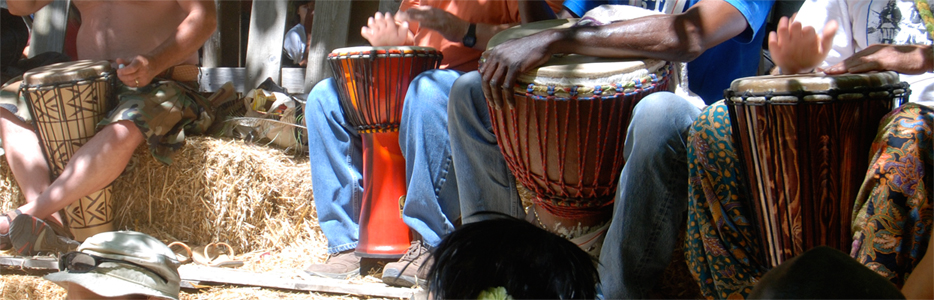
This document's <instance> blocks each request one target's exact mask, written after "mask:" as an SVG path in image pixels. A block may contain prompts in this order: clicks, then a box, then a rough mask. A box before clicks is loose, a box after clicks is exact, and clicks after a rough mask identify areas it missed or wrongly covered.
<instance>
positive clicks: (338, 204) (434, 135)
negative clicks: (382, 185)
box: [305, 70, 460, 254]
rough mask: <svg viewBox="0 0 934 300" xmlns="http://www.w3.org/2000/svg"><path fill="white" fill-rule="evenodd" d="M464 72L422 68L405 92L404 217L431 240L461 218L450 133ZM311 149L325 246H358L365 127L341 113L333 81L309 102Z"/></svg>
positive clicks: (319, 86) (401, 140)
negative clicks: (456, 87) (454, 90)
mask: <svg viewBox="0 0 934 300" xmlns="http://www.w3.org/2000/svg"><path fill="white" fill-rule="evenodd" d="M458 76H460V73H459V72H457V71H452V70H430V71H426V72H423V73H422V74H419V75H418V76H417V77H415V79H413V81H412V83H411V84H410V85H409V89H408V91H407V92H406V96H405V102H404V105H403V108H402V122H401V124H400V130H399V146H400V148H401V149H402V155H403V156H404V157H405V170H406V172H405V173H406V188H407V191H406V202H405V206H404V207H403V209H402V212H403V217H402V219H403V221H404V222H405V224H406V225H408V226H409V227H410V228H411V229H413V230H415V232H417V233H418V234H419V235H421V237H422V240H423V241H424V242H425V243H426V244H427V245H429V246H432V247H433V246H437V245H438V243H440V242H441V238H442V237H444V235H446V234H447V233H449V232H451V231H453V230H454V225H453V220H457V219H458V218H460V205H459V204H458V201H457V194H458V193H457V181H456V180H454V177H455V174H454V165H453V163H452V161H451V150H450V143H449V142H448V141H449V139H448V136H447V132H448V131H447V102H448V94H449V93H450V91H451V85H452V84H453V83H454V80H455V79H457V77H458ZM305 122H306V124H307V126H308V141H309V143H308V152H309V153H308V155H309V158H310V163H311V174H312V176H311V179H312V185H313V186H314V190H313V193H314V198H315V206H316V208H317V210H318V223H319V224H320V225H321V231H323V232H324V236H325V237H327V239H328V253H331V254H334V253H338V252H341V251H346V250H351V249H354V248H356V247H357V242H358V240H359V226H360V223H359V216H360V206H361V204H362V201H363V174H362V173H363V158H362V153H363V150H362V142H361V140H360V134H359V133H357V130H356V129H355V128H354V126H353V125H350V124H349V123H347V121H346V120H345V119H344V113H343V111H342V110H341V107H340V100H339V98H338V93H337V85H336V82H335V81H334V80H333V79H332V78H328V79H325V80H322V81H321V82H319V83H318V84H316V85H315V87H314V88H313V89H312V90H311V93H309V94H308V101H307V103H306V104H305Z"/></svg>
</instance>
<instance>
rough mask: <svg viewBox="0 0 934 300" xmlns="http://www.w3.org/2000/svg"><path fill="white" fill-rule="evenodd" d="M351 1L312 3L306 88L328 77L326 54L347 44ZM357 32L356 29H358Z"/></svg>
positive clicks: (308, 89) (328, 67)
mask: <svg viewBox="0 0 934 300" xmlns="http://www.w3.org/2000/svg"><path fill="white" fill-rule="evenodd" d="M351 4H352V2H351V1H319V2H316V3H315V20H314V22H313V23H312V26H311V49H309V51H308V66H307V68H306V71H305V88H304V89H303V92H309V91H311V88H312V87H314V86H315V84H316V83H318V81H321V80H323V79H325V78H328V77H331V67H330V65H328V62H327V57H328V53H331V50H334V49H335V48H340V47H344V46H345V45H346V44H347V33H348V28H347V26H348V25H349V24H350V9H351V6H352V5H351ZM357 30H358V33H357V34H359V28H358V29H357Z"/></svg>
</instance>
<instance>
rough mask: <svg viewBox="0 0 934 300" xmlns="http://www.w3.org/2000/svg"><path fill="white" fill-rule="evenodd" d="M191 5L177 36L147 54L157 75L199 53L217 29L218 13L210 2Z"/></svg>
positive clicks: (177, 31)
mask: <svg viewBox="0 0 934 300" xmlns="http://www.w3.org/2000/svg"><path fill="white" fill-rule="evenodd" d="M200 4H201V5H193V4H192V5H190V10H189V13H188V16H187V17H186V18H185V20H184V21H182V22H181V24H179V26H178V28H177V30H176V34H175V36H173V37H171V38H169V39H166V40H165V41H164V42H162V44H160V45H159V46H158V47H156V48H155V49H153V50H152V51H150V52H149V53H147V54H146V56H147V57H148V58H149V59H150V65H151V67H152V68H153V69H154V70H155V71H156V73H161V72H163V71H165V70H166V69H168V68H170V67H172V66H175V65H178V64H181V63H183V62H184V61H185V60H186V59H188V58H189V57H191V55H192V54H193V53H195V52H197V51H198V49H199V48H201V46H203V45H204V42H205V41H207V39H208V38H210V36H211V34H213V33H214V30H215V29H216V28H217V12H216V10H215V7H214V4H213V3H211V2H210V1H208V2H201V3H200Z"/></svg>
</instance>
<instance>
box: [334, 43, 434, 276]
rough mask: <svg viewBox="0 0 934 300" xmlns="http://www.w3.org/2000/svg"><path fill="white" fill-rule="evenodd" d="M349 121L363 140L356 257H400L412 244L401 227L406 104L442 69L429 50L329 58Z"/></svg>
mask: <svg viewBox="0 0 934 300" xmlns="http://www.w3.org/2000/svg"><path fill="white" fill-rule="evenodd" d="M328 61H330V63H331V70H332V71H333V73H334V80H336V81H337V86H338V90H339V93H340V98H341V99H340V101H341V102H340V103H341V108H342V110H343V112H344V116H346V118H347V122H349V123H350V124H351V125H354V126H356V128H357V130H358V131H359V132H360V136H361V138H362V139H363V206H362V208H361V211H360V240H359V243H358V245H357V250H356V252H357V255H359V256H362V257H373V258H398V257H401V256H402V255H403V254H405V252H406V250H408V248H409V245H410V243H411V240H412V235H411V232H410V230H409V228H408V226H406V225H405V223H403V222H402V211H401V210H402V204H403V202H404V201H405V190H406V189H405V159H404V158H403V157H402V150H401V149H400V148H399V124H400V121H401V118H402V102H403V100H404V99H405V92H406V90H408V88H409V82H411V81H412V79H414V78H415V76H417V75H418V74H420V73H421V72H424V71H426V70H430V69H436V68H438V64H439V63H440V62H441V52H438V51H437V50H435V49H432V48H427V47H350V48H339V49H336V50H334V51H332V52H331V53H330V54H329V55H328Z"/></svg>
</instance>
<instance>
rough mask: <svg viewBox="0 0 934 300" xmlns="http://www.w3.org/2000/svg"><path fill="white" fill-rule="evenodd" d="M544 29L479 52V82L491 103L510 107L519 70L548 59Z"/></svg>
mask: <svg viewBox="0 0 934 300" xmlns="http://www.w3.org/2000/svg"><path fill="white" fill-rule="evenodd" d="M547 45H548V42H547V39H546V38H545V33H538V34H534V35H530V36H527V37H525V38H521V39H515V40H510V41H507V42H505V43H502V44H500V45H498V46H496V47H494V48H492V49H489V50H487V51H485V52H483V55H482V56H481V62H483V63H482V64H481V65H480V70H479V71H480V75H481V76H482V77H483V79H482V83H481V84H480V86H481V88H482V89H483V95H484V96H485V97H486V99H487V101H490V102H491V103H492V104H493V107H495V108H497V109H502V108H503V104H504V103H505V104H506V105H508V106H509V108H512V107H514V106H515V103H516V99H515V97H514V95H513V93H514V92H513V87H514V86H515V85H516V78H518V76H519V74H522V73H523V72H526V71H528V70H531V69H533V68H536V67H538V66H541V65H542V64H544V63H546V62H548V59H549V58H551V53H550V52H549V51H548V49H547V48H548V47H547Z"/></svg>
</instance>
